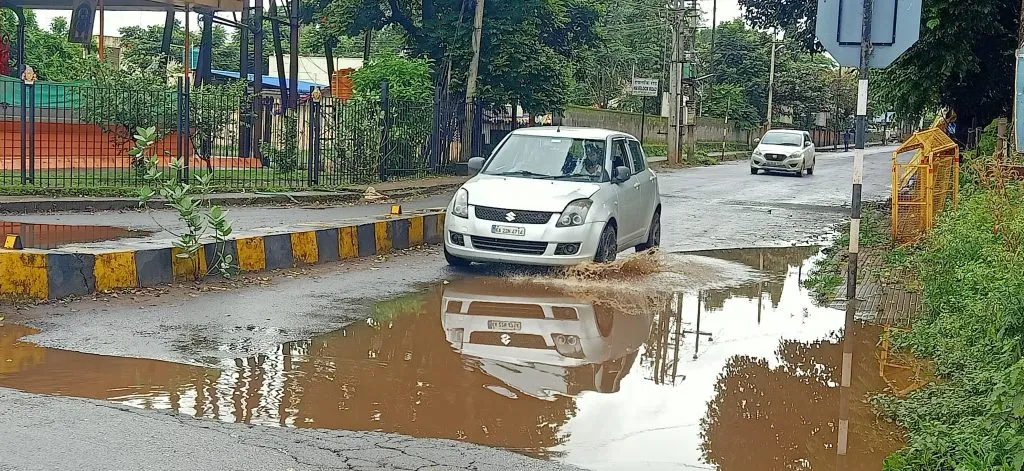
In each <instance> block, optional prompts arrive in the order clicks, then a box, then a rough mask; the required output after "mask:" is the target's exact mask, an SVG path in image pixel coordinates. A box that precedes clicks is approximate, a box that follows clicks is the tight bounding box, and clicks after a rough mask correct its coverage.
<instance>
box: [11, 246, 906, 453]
mask: <svg viewBox="0 0 1024 471" xmlns="http://www.w3.org/2000/svg"><path fill="white" fill-rule="evenodd" d="M817 253H818V249H817V248H803V247H794V248H785V249H745V250H729V251H716V252H709V253H705V254H703V255H707V256H713V257H716V258H719V259H722V260H727V261H732V262H737V263H740V264H742V265H745V266H746V267H748V268H750V269H753V270H760V271H762V272H763V273H764V274H765V277H764V278H763V279H761V280H759V281H753V282H747V283H744V284H740V285H738V286H734V287H730V288H722V289H712V290H704V291H699V292H685V291H684V292H675V291H673V290H672V289H671V284H664V289H663V290H659V291H657V292H653V293H644V296H642V299H643V300H644V301H643V302H644V303H646V305H643V306H640V305H638V304H637V302H636V299H637V298H636V297H630V296H627V295H625V294H623V293H628V292H629V291H630V286H634V285H632V284H631V283H632V282H631V281H630V280H628V279H622V280H615V282H616V283H621V284H622V286H621V289H608V290H607V294H606V295H601V293H600V292H598V293H595V292H594V291H593V290H591V291H588V292H587V294H586V295H581V294H580V293H581V292H580V291H579V290H574V289H571V287H570V286H567V284H565V283H545V282H543V281H542V280H541V281H538V280H532V279H517V280H509V279H499V278H486V277H467V278H464V279H459V280H453V281H451V282H446V283H442V284H437V285H435V286H432V287H430V288H428V289H425V290H422V291H418V292H413V293H409V294H407V295H405V296H402V297H399V298H395V299H391V300H388V301H383V302H379V303H376V304H375V305H374V306H373V308H372V311H371V313H370V315H369V317H368V319H367V320H366V321H364V322H359V323H356V324H352V325H350V326H348V327H346V328H344V329H342V330H338V331H335V332H331V333H328V334H324V335H321V336H317V337H314V338H311V339H308V340H301V341H295V342H288V343H285V344H283V345H280V346H279V347H278V348H277V349H275V350H273V351H268V352H265V353H263V354H259V355H254V356H250V357H245V358H237V359H233V360H227V361H223V362H221V363H220V364H219V365H217V367H216V368H213V367H200V366H194V365H184V364H178V363H171V362H161V361H154V360H141V359H131V358H119V357H109V356H101V355H91V354H84V353H76V352H70V351H65V350H57V349H48V348H43V347H39V346H36V345H34V344H31V343H28V342H22V341H20V340H18V339H20V338H21V337H23V336H26V335H30V334H32V333H34V332H35V331H34V330H33V329H30V328H27V327H19V326H12V325H8V326H4V327H0V387H8V388H14V389H19V390H22V391H26V392H31V393H38V394H57V395H66V396H76V397H86V398H93V399H102V400H108V401H113V402H117V403H121V404H126V405H131V406H135V407H141V408H150V409H162V410H173V411H177V412H180V413H183V414H188V415H191V416H195V417H204V418H211V419H218V420H222V421H227V422H242V423H251V424H261V425H268V426H284V427H297V428H324V429H344V430H357V431H385V432H395V433H400V434H405V435H411V436H415V437H428V438H449V439H455V440H461V441H467V442H472V443H476V444H482V445H487V446H493V447H500V448H506V449H509V450H512V451H516V452H519V453H523V454H527V455H531V456H536V457H542V458H547V459H553V460H558V461H563V462H568V463H571V464H575V465H578V466H582V467H585V468H590V469H608V470H612V469H638V468H641V467H643V468H648V469H690V468H697V469H720V470H751V469H758V470H761V469H764V470H774V469H778V470H794V469H813V470H819V469H822V470H830V469H836V470H865V471H875V470H879V469H881V461H882V459H883V458H884V457H885V456H886V455H888V454H889V453H890V452H891V451H893V450H894V449H896V448H898V447H899V446H900V445H901V443H900V441H899V434H898V431H896V430H895V429H893V428H892V427H891V426H888V425H887V424H884V423H879V422H877V421H876V420H875V416H874V414H873V413H872V411H871V409H870V407H869V406H868V405H866V404H864V403H863V401H862V399H861V398H863V397H864V395H865V394H867V393H868V392H871V391H880V390H881V389H883V387H884V383H882V381H881V379H880V378H879V374H878V363H877V360H876V359H875V342H876V341H877V339H878V331H877V330H875V329H874V328H872V327H868V326H863V325H860V324H856V323H849V325H845V326H844V324H846V322H845V319H844V314H843V313H842V312H840V311H836V310H832V309H828V308H822V307H816V306H815V305H814V304H813V302H812V300H811V298H810V294H809V293H808V292H806V291H805V290H804V289H803V288H802V287H801V286H800V281H801V279H802V277H803V276H805V275H806V273H807V272H808V271H809V269H810V267H811V266H812V264H813V261H814V259H815V257H816V256H817ZM843 342H851V344H849V345H852V346H853V348H852V351H853V361H852V370H851V373H852V381H851V394H850V395H849V397H851V398H852V399H851V400H850V401H849V402H848V403H847V405H848V407H849V409H850V436H849V444H848V448H849V450H848V454H847V456H846V457H844V458H843V459H841V460H840V459H839V457H837V453H836V437H837V435H838V417H839V410H840V405H841V404H840V388H839V384H840V376H841V370H842V368H841V365H842V357H843V347H844V344H843ZM849 345H848V346H849Z"/></svg>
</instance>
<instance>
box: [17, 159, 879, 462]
mask: <svg viewBox="0 0 1024 471" xmlns="http://www.w3.org/2000/svg"><path fill="white" fill-rule="evenodd" d="M869 152H870V154H869V155H868V157H867V159H866V162H865V186H864V198H865V200H869V201H870V200H880V199H884V198H885V196H886V195H887V191H888V184H889V176H888V172H889V169H890V166H889V154H888V153H887V149H874V150H871V151H869ZM851 161H852V158H851V156H850V154H831V155H829V154H821V155H819V156H818V165H817V168H816V174H815V175H814V176H809V177H805V178H802V179H798V178H794V177H788V176H775V175H758V176H752V175H749V172H748V171H747V166H746V162H738V163H729V164H724V165H719V166H714V167H705V168H696V169H686V170H679V171H664V172H661V173H660V174H659V175H660V181H661V189H662V198H663V203H664V207H665V209H664V215H663V241H664V242H663V243H664V245H665V248H666V249H667V250H668V251H684V250H703V249H716V248H733V247H776V246H781V245H787V246H788V245H792V244H794V243H799V242H807V241H814V240H821V238H822V237H823V236H825V235H827V234H828V233H829V232H830V230H831V229H830V228H831V226H832V225H833V224H835V223H838V222H841V221H843V220H844V219H845V218H847V217H848V213H847V211H846V210H845V209H844V207H846V206H848V204H849V201H848V200H849V190H850V162H851ZM445 202H446V197H444V196H441V197H430V198H426V199H424V200H422V201H419V202H415V203H408V205H409V206H410V207H434V206H438V205H443V204H444V203H445ZM377 209H379V208H377ZM373 210H374V208H373V207H369V206H367V207H361V209H356V210H352V209H351V208H345V209H337V210H330V209H328V210H309V212H306V211H301V212H294V210H290V211H289V212H288V214H291V216H289V217H291V218H292V219H294V221H293V220H289V223H293V222H296V221H299V220H303V219H304V218H309V217H314V216H313V214H317V216H316V219H314V220H316V221H323V220H330V219H331V218H333V217H335V216H337V217H350V216H351V215H353V214H355V213H353V212H351V211H359V212H362V211H373ZM246 211H247V212H246V213H245V214H244V215H245V217H246V218H248V217H250V215H251V217H252V218H253V219H252V220H251V223H252V224H253V225H260V224H263V223H264V222H267V223H269V222H270V221H273V220H276V219H279V218H280V214H285V213H276V212H274V213H268V214H266V215H260V214H259V212H258V210H254V209H252V208H247V209H246ZM358 215H362V213H359V214H358ZM58 217H59V218H67V217H70V216H68V215H46V216H29V217H19V219H25V220H32V222H54V221H53V220H52V219H51V218H58ZM95 217H96V216H95V215H92V216H74V217H73V221H74V222H75V223H78V222H85V221H91V222H92V223H95V221H96V219H95ZM124 217H125V218H126V219H127V218H135V217H137V215H135V214H133V215H130V216H124ZM48 219H49V220H48ZM103 220H104V222H116V221H117V220H114V219H110V218H106V217H105V218H104V219H103ZM60 222H61V223H68V222H71V221H68V220H61V221H60ZM494 274H496V273H494V272H489V271H483V272H469V273H456V272H452V271H451V270H449V269H448V268H447V267H446V266H445V264H444V260H443V257H441V256H440V254H439V253H438V251H437V250H435V249H421V250H413V251H409V252H407V253H403V254H396V255H394V256H390V257H387V258H382V259H374V260H361V261H357V262H349V263H346V264H337V265H332V266H322V267H314V268H311V269H307V270H304V271H284V272H279V273H277V274H275V275H271V276H272V278H273V279H272V280H270V282H269V283H267V284H265V285H259V286H249V287H242V288H238V289H228V290H226V291H206V292H199V291H193V290H190V289H188V288H185V289H172V290H171V291H170V292H168V293H160V294H159V295H153V294H147V293H139V294H131V295H124V296H121V297H120V298H117V299H113V298H110V297H98V298H97V299H91V300H81V301H74V302H70V303H67V304H54V305H44V306H39V307H36V308H32V309H28V310H24V311H18V312H12V311H9V310H8V312H4V310H5V309H4V307H3V306H0V313H3V314H6V315H7V316H6V317H7V320H6V321H7V322H9V323H10V322H13V323H18V324H24V325H28V326H32V327H34V328H36V329H39V331H40V332H39V333H38V334H35V335H31V336H29V337H26V338H25V340H26V341H28V342H33V343H36V344H38V345H40V346H44V347H48V348H55V349H64V350H73V351H78V352H85V353H92V354H100V355H109V356H124V357H137V358H150V359H155V360H162V361H170V362H176V363H185V364H191V365H203V366H215V365H217V364H219V363H221V362H223V361H226V360H230V359H234V358H239V357H246V356H251V355H256V354H259V353H260V352H266V351H268V350H272V349H274V348H276V347H277V346H279V345H281V344H282V343H285V342H289V341H295V340H302V339H308V338H310V337H312V336H315V335H317V334H323V333H325V332H330V331H334V330H337V329H340V328H342V327H344V326H346V325H349V324H351V323H352V322H357V321H358V322H362V321H363V320H364V319H365V318H366V317H367V315H368V313H369V312H370V310H371V309H372V307H373V306H374V303H376V302H378V301H382V300H387V299H391V298H394V297H396V296H399V295H402V294H404V293H408V292H410V291H415V290H419V289H422V288H423V287H424V286H428V285H430V284H436V283H438V282H440V281H441V280H447V279H454V278H460V277H473V276H477V275H494ZM497 274H499V275H500V274H501V273H497ZM698 278H699V279H698ZM725 278H728V277H725ZM690 281H691V282H693V283H694V284H692V285H690V286H686V284H685V283H686V282H685V281H684V282H681V285H680V286H679V288H693V289H698V288H700V287H701V286H704V285H706V284H713V283H719V282H721V281H722V280H720V279H719V280H712V279H711V278H701V277H696V278H692V279H691V280H690ZM0 340H2V339H0ZM2 347H3V345H2V342H0V353H3V351H4V350H3V349H2ZM3 360H4V359H2V358H0V377H2V376H3V374H4V364H3ZM57 393H58V394H59V391H57ZM0 437H3V439H2V440H0V470H3V471H7V470H11V471H13V470H19V471H24V470H63V469H108V470H156V469H194V470H204V469H211V470H213V469H217V470H224V469H232V470H234V469H238V470H242V469H279V470H289V469H292V470H295V471H299V470H315V469H342V470H348V469H352V470H364V469H395V470H432V469H436V470H489V469H495V470H497V469H503V470H504V469H523V470H532V469H537V470H548V469H551V470H556V469H576V468H572V467H570V466H568V465H565V464H562V463H555V462H547V461H540V460H535V459H532V458H528V457H525V456H523V455H519V454H516V453H512V452H509V451H504V450H499V449H493V448H487V447H482V446H477V445H473V444H469V443H464V442H456V441H449V440H438V439H423V438H410V437H405V436H401V435H396V434H386V433H375V432H348V431H337V430H316V429H294V428H283V427H269V426H251V425H245V424H234V423H224V422H220V421H216V420H208V419H194V418H191V417H189V416H186V415H179V414H173V413H165V412H158V411H152V410H143V409H138V408H134V407H129V406H122V405H115V404H112V403H109V402H104V401H96V400H90V399H78V398H67V397H58V396H50V395H39V394H30V393H25V392H20V391H15V390H11V389H4V388H0ZM673 469H675V468H673Z"/></svg>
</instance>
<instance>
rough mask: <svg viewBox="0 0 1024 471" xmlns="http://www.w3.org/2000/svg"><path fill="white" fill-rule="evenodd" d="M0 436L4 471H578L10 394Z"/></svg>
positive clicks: (485, 453)
mask: <svg viewBox="0 0 1024 471" xmlns="http://www.w3.org/2000/svg"><path fill="white" fill-rule="evenodd" d="M114 434H116V437H117V439H116V440H111V437H112V436H115V435H114ZM0 436H3V437H4V439H3V440H0V470H3V471H15V470H17V471H25V470H53V471H58V470H83V469H88V470H137V471H146V470H167V469H188V470H194V471H200V470H210V471H223V470H256V469H259V470H280V471H286V470H294V471H315V470H352V471H370V470H382V469H387V470H398V471H462V470H466V471H470V470H472V471H490V470H494V471H505V470H510V469H516V470H525V471H530V470H536V471H546V470H571V469H579V468H574V467H571V466H567V465H562V464H556V463H551V462H546V461H540V460H535V459H531V458H527V457H525V456H522V455H517V454H515V453H512V452H508V451H504V450H496V449H492V448H486V447H482V446H476V445H472V444H467V443H462V442H456V441H451V440H433V439H418V438H410V437H404V436H400V435H394V434H386V433H375V432H347V431H336V430H311V429H287V428H278V427H261V426H253V425H244V424H226V423H220V422H215V421H209V420H200V419H193V418H191V417H188V416H185V415H181V414H172V413H162V412H157V411H152V410H144V409H137V408H133V407H128V406H121V405H116V404H110V403H107V402H102V401H92V400H86V399H76V398H64V397H52V396H40V395H34V394H26V393H22V392H18V391H13V390H10V389H0Z"/></svg>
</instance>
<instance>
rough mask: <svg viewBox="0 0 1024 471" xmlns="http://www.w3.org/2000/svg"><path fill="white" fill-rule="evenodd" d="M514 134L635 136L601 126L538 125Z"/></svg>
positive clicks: (593, 137) (575, 136)
mask: <svg viewBox="0 0 1024 471" xmlns="http://www.w3.org/2000/svg"><path fill="white" fill-rule="evenodd" d="M512 134H516V135H520V136H543V137H559V136H564V137H568V138H571V139H596V140H605V139H608V138H609V137H618V136H622V137H633V136H630V135H629V134H626V133H624V132H619V131H612V130H609V129H600V128H575V127H569V126H536V127H531V128H519V129H516V130H515V131H512Z"/></svg>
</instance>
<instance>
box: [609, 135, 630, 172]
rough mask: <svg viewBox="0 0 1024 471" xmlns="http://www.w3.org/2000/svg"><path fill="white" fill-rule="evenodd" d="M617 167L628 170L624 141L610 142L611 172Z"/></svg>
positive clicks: (627, 157)
mask: <svg viewBox="0 0 1024 471" xmlns="http://www.w3.org/2000/svg"><path fill="white" fill-rule="evenodd" d="M619 167H626V168H630V162H629V153H628V152H626V140H625V139H616V140H614V141H613V142H612V171H614V170H615V169H616V168H619Z"/></svg>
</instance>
